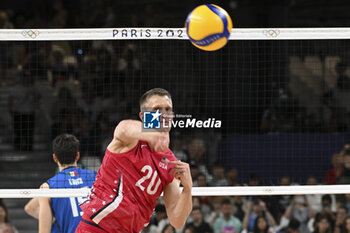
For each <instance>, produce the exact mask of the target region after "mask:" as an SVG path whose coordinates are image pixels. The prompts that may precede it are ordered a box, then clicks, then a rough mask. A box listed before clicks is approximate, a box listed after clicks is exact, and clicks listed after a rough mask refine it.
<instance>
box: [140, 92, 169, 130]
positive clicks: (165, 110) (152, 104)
mask: <svg viewBox="0 0 350 233" xmlns="http://www.w3.org/2000/svg"><path fill="white" fill-rule="evenodd" d="M145 109H147V111H157V110H158V111H159V112H160V113H161V114H162V115H161V125H162V129H164V130H165V131H169V130H170V128H171V122H172V120H173V117H174V113H173V103H172V101H171V99H170V98H169V97H168V96H159V95H152V96H151V97H149V98H148V100H147V102H146V104H145Z"/></svg>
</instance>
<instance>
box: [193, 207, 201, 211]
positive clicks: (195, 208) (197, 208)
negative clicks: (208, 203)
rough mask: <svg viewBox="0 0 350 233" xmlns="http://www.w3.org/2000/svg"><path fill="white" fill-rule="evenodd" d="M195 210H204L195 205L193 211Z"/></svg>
mask: <svg viewBox="0 0 350 233" xmlns="http://www.w3.org/2000/svg"><path fill="white" fill-rule="evenodd" d="M194 210H199V211H200V212H202V209H201V207H200V206H193V208H192V211H194Z"/></svg>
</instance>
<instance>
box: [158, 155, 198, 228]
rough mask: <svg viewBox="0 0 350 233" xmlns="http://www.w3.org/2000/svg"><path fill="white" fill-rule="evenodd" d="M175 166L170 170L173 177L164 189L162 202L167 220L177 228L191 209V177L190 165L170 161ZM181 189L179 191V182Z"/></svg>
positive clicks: (182, 224)
mask: <svg viewBox="0 0 350 233" xmlns="http://www.w3.org/2000/svg"><path fill="white" fill-rule="evenodd" d="M169 164H175V165H176V166H175V167H174V168H173V169H172V170H171V172H173V173H174V176H175V179H174V180H173V182H171V183H170V184H168V185H167V186H166V187H165V189H164V203H165V207H166V211H167V215H168V219H169V222H170V224H171V225H172V226H174V227H175V228H177V229H180V228H182V227H183V226H184V225H185V223H186V220H187V218H188V216H189V214H190V212H191V210H192V194H191V190H192V178H191V172H190V167H189V165H188V164H187V163H184V162H181V161H170V162H169ZM180 182H181V184H182V186H183V189H182V191H180V187H179V184H180Z"/></svg>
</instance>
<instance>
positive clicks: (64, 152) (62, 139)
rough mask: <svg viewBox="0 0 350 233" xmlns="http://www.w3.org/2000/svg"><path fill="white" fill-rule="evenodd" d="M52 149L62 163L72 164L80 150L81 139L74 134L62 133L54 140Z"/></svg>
mask: <svg viewBox="0 0 350 233" xmlns="http://www.w3.org/2000/svg"><path fill="white" fill-rule="evenodd" d="M52 150H53V153H54V154H55V155H56V157H57V159H58V161H59V162H60V163H61V164H72V163H74V162H75V158H76V156H77V153H78V152H79V140H78V139H77V138H76V137H75V136H74V135H71V134H61V135H59V136H57V137H56V138H55V139H54V140H53V142H52Z"/></svg>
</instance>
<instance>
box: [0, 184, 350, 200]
mask: <svg viewBox="0 0 350 233" xmlns="http://www.w3.org/2000/svg"><path fill="white" fill-rule="evenodd" d="M89 190H90V189H86V188H83V189H0V198H34V197H86V196H87V195H88V193H89ZM344 193H350V185H300V186H246V187H241V186H234V187H194V188H193V189H192V195H193V196H255V195H256V196H261V195H296V194H344Z"/></svg>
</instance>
